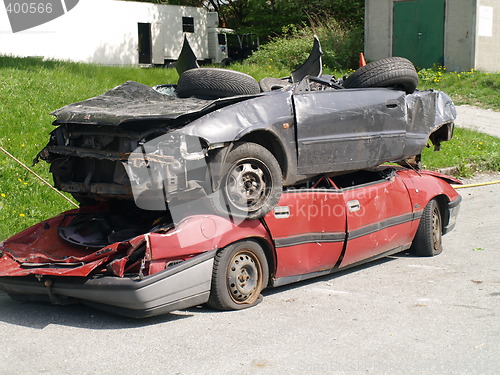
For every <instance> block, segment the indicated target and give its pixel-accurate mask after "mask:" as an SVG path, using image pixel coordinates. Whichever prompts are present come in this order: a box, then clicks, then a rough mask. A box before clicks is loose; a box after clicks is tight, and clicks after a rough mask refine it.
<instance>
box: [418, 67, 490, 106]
mask: <svg viewBox="0 0 500 375" xmlns="http://www.w3.org/2000/svg"><path fill="white" fill-rule="evenodd" d="M418 76H419V85H418V88H419V89H420V90H425V89H431V88H432V89H436V90H442V91H445V92H446V93H448V95H450V96H451V97H452V98H453V101H454V102H455V104H457V105H460V104H469V105H475V106H478V107H482V108H491V109H494V110H496V111H500V94H499V93H500V73H483V72H476V71H474V70H472V71H470V72H447V71H446V68H443V67H439V68H436V69H422V70H420V71H419V73H418Z"/></svg>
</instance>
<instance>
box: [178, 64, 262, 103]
mask: <svg viewBox="0 0 500 375" xmlns="http://www.w3.org/2000/svg"><path fill="white" fill-rule="evenodd" d="M258 93H260V87H259V83H258V82H257V81H256V80H255V79H254V78H253V77H251V76H249V75H248V74H245V73H241V72H237V71H234V70H228V69H219V68H197V69H189V70H186V71H185V72H184V73H182V74H181V76H180V77H179V81H178V82H177V95H178V96H179V97H180V98H187V97H190V96H195V97H198V98H203V99H217V98H225V97H228V96H235V95H252V94H258Z"/></svg>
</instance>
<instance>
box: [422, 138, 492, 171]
mask: <svg viewBox="0 0 500 375" xmlns="http://www.w3.org/2000/svg"><path fill="white" fill-rule="evenodd" d="M422 166H423V167H424V168H427V169H441V168H446V167H457V168H458V172H459V176H461V177H466V176H470V175H472V174H473V173H475V172H483V171H500V138H498V137H493V136H491V135H487V134H484V133H479V132H476V131H473V130H469V129H463V128H455V132H454V134H453V138H452V139H451V140H450V141H448V142H443V143H442V144H441V150H440V151H437V152H435V151H434V149H433V147H432V146H431V147H429V148H426V149H424V151H423V153H422Z"/></svg>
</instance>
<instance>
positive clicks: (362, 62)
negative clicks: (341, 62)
mask: <svg viewBox="0 0 500 375" xmlns="http://www.w3.org/2000/svg"><path fill="white" fill-rule="evenodd" d="M365 65H366V60H365V55H364V53H363V52H361V53H360V54H359V67H360V68H361V67H363V66H365Z"/></svg>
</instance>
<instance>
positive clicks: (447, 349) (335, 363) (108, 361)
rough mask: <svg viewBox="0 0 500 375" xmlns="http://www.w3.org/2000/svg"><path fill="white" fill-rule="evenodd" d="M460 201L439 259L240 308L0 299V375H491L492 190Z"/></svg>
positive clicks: (495, 347) (367, 269)
mask: <svg viewBox="0 0 500 375" xmlns="http://www.w3.org/2000/svg"><path fill="white" fill-rule="evenodd" d="M496 179H499V178H498V177H497V178H496ZM460 192H461V194H462V196H463V203H462V207H461V212H460V216H459V219H458V223H457V227H456V229H455V230H454V231H453V232H451V233H449V234H448V235H446V236H445V237H444V239H443V240H444V251H443V253H442V254H441V255H439V256H437V257H434V258H416V257H413V256H410V255H407V254H402V255H397V256H393V257H390V258H387V259H383V260H380V261H377V262H374V263H371V264H368V265H365V266H362V267H358V268H355V269H353V270H349V271H345V272H342V273H339V274H337V275H331V276H328V277H322V278H318V279H315V280H311V281H309V282H301V283H297V284H294V285H291V286H286V287H281V288H277V289H273V290H267V291H265V292H264V301H263V302H262V303H261V304H260V305H258V306H256V307H254V308H251V309H247V310H242V311H235V312H218V311H214V310H210V309H208V308H191V309H187V310H182V311H178V312H174V313H171V314H167V315H164V316H159V317H154V318H150V319H145V320H132V319H126V318H122V317H118V316H114V315H111V314H107V313H104V312H100V311H97V310H93V309H91V308H88V307H85V306H81V305H72V306H52V305H49V304H44V303H27V302H16V301H13V300H11V299H10V298H9V297H8V296H7V295H5V294H4V293H1V292H0V342H1V343H2V350H1V351H0V374H6V375H7V374H8V375H11V374H34V373H37V374H116V373H128V374H138V373H141V374H234V375H236V374H290V375H291V374H367V373H370V374H381V373H384V374H433V375H434V374H495V375H496V374H497V373H498V368H500V356H499V349H500V332H499V329H500V320H499V313H500V273H499V269H498V268H499V264H500V262H499V261H500V252H499V251H498V250H499V246H498V240H499V229H498V228H500V215H498V207H500V185H499V184H496V185H488V186H482V187H476V188H468V189H462V190H460Z"/></svg>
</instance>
